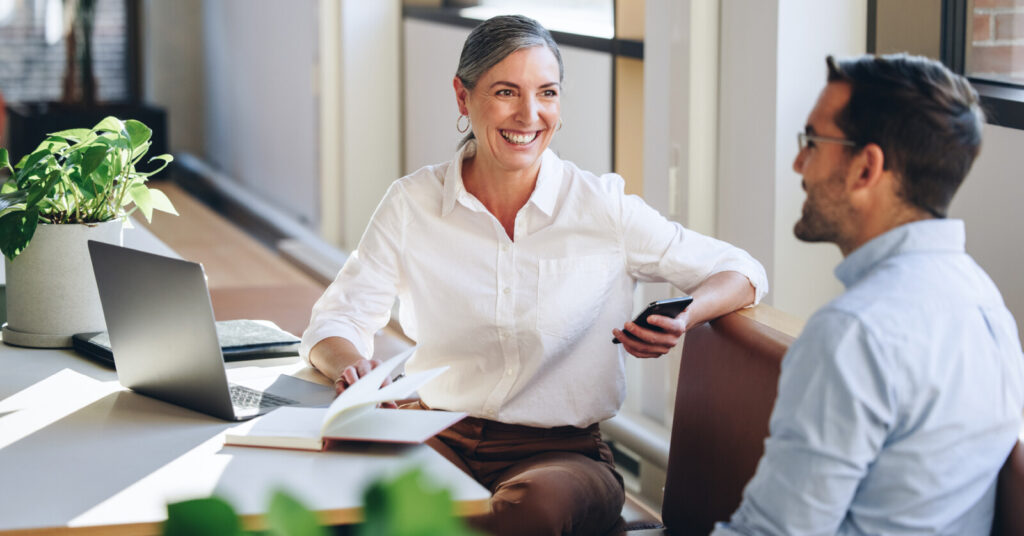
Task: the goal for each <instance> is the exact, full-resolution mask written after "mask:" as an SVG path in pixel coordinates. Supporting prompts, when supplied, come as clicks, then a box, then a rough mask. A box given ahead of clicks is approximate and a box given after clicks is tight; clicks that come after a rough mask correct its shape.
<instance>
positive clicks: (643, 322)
mask: <svg viewBox="0 0 1024 536" xmlns="http://www.w3.org/2000/svg"><path fill="white" fill-rule="evenodd" d="M691 303H693V297H692V296H683V297H682V298H669V299H667V300H658V301H653V302H651V303H649V304H647V307H645V308H644V310H643V311H641V312H640V314H638V315H636V318H635V319H634V320H633V323H634V324H636V325H638V326H640V327H642V328H646V329H653V330H655V331H661V328H659V327H657V326H652V325H651V324H648V323H647V317H649V316H651V315H661V316H667V317H669V318H675V317H676V316H678V315H679V313H681V312H683V311H685V310H686V308H687V307H688V306H689V305H690V304H691ZM625 333H626V335H627V336H629V337H632V335H630V333H629V332H628V331H627V332H625ZM612 342H613V343H615V344H619V343H621V342H622V341H620V340H619V339H617V338H613V339H612Z"/></svg>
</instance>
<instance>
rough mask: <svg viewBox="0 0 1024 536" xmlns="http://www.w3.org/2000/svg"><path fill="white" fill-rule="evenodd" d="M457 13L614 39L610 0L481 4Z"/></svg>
mask: <svg viewBox="0 0 1024 536" xmlns="http://www.w3.org/2000/svg"><path fill="white" fill-rule="evenodd" d="M459 13H460V14H461V15H462V16H463V17H468V18H472V19H478V20H486V19H489V18H491V17H493V16H495V15H508V14H520V15H526V16H527V17H530V18H533V19H536V20H537V22H539V23H541V24H542V25H543V26H544V27H545V28H547V29H548V30H551V31H557V32H566V33H573V34H580V35H589V36H593V37H603V38H607V39H611V38H613V37H615V24H614V14H613V13H614V7H613V5H612V0H480V3H479V5H477V6H475V7H467V8H463V9H462V10H460V11H459Z"/></svg>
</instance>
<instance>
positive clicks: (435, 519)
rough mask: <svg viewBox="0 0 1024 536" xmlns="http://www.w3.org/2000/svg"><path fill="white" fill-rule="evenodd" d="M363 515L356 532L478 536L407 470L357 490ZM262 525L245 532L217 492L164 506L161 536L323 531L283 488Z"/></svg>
mask: <svg viewBox="0 0 1024 536" xmlns="http://www.w3.org/2000/svg"><path fill="white" fill-rule="evenodd" d="M363 505H364V507H363V511H364V515H365V520H364V521H363V523H362V524H360V525H357V526H355V527H353V528H352V532H351V533H352V534H355V535H357V536H437V535H444V536H481V535H480V533H479V532H476V531H473V530H471V529H469V528H467V527H466V525H465V523H463V521H462V519H461V518H459V517H456V516H455V511H454V503H453V502H452V498H451V494H450V493H449V492H448V490H445V489H436V488H433V487H431V486H429V485H428V484H427V483H425V481H424V478H423V475H422V473H421V472H420V471H419V470H418V469H415V470H412V471H409V472H406V473H403V474H401V475H399V476H398V477H396V478H394V479H392V480H386V479H385V480H379V481H377V482H375V483H373V484H371V485H370V486H369V487H368V488H367V489H366V491H365V492H364V493H363ZM266 527H267V528H266V530H262V531H245V530H243V529H242V522H241V520H240V519H239V517H238V514H237V513H235V510H234V508H232V507H231V505H230V504H229V503H228V502H227V501H225V500H224V499H221V498H218V497H210V498H207V499H193V500H189V501H182V502H178V503H173V504H169V505H167V522H166V523H165V524H164V530H163V534H164V536H236V535H237V536H242V535H266V536H329V535H330V534H331V530H330V529H329V528H327V527H323V526H321V525H320V522H319V519H318V518H317V515H316V514H315V513H314V512H311V511H310V510H309V509H307V508H306V507H305V506H303V505H302V504H300V503H299V501H297V500H295V499H294V498H293V497H291V496H290V495H288V494H287V493H284V492H281V491H278V492H276V493H274V495H273V497H272V498H271V500H270V506H269V508H268V509H267V514H266Z"/></svg>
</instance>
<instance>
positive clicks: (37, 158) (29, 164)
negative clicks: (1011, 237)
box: [15, 147, 53, 176]
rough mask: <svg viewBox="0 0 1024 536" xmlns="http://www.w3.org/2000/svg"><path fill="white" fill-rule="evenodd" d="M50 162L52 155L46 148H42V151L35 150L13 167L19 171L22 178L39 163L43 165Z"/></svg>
mask: <svg viewBox="0 0 1024 536" xmlns="http://www.w3.org/2000/svg"><path fill="white" fill-rule="evenodd" d="M52 160H53V154H52V153H51V152H50V151H49V150H48V149H47V148H45V147H44V148H42V149H36V150H35V151H33V152H32V153H30V154H27V155H25V156H24V157H22V159H21V161H20V162H18V165H17V166H15V167H16V168H18V169H20V170H21V172H22V175H23V176H24V175H25V174H26V173H28V172H30V171H31V170H32V169H33V168H35V167H36V166H37V165H39V163H40V162H43V163H45V162H47V161H52Z"/></svg>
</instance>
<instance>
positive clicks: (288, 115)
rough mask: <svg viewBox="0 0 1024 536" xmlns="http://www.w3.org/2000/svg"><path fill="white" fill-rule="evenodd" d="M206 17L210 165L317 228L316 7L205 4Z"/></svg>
mask: <svg viewBox="0 0 1024 536" xmlns="http://www.w3.org/2000/svg"><path fill="white" fill-rule="evenodd" d="M202 16H203V22H204V24H203V33H202V39H203V44H204V57H205V60H206V61H205V62H204V63H203V64H202V65H201V66H200V65H197V66H195V68H197V69H203V71H204V75H205V86H204V90H205V97H206V100H205V103H204V105H205V110H206V130H205V138H206V150H205V151H204V153H205V154H204V156H205V159H206V160H207V161H208V162H209V163H210V164H212V165H213V166H214V167H215V168H217V169H218V170H220V171H221V172H223V173H224V174H226V175H227V176H229V177H231V178H233V179H234V180H237V181H239V182H240V183H241V184H243V185H245V187H246V188H248V189H249V190H250V191H251V192H252V193H254V194H256V195H258V196H260V197H262V198H263V199H266V200H269V201H272V202H273V203H274V204H275V205H276V206H277V207H278V208H280V209H281V210H282V211H283V212H284V213H286V214H287V215H289V216H291V217H293V218H295V219H296V220H298V221H300V222H303V223H305V224H307V225H310V226H313V225H315V222H316V221H317V218H318V211H319V206H318V203H317V200H316V196H317V193H318V192H317V145H316V141H317V139H316V133H317V130H316V129H317V121H316V116H317V101H316V95H315V91H316V88H315V86H314V82H315V75H316V58H317V46H318V33H317V2H316V0H292V1H290V2H277V1H273V0H204V2H203V13H202Z"/></svg>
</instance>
